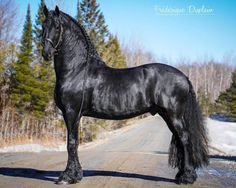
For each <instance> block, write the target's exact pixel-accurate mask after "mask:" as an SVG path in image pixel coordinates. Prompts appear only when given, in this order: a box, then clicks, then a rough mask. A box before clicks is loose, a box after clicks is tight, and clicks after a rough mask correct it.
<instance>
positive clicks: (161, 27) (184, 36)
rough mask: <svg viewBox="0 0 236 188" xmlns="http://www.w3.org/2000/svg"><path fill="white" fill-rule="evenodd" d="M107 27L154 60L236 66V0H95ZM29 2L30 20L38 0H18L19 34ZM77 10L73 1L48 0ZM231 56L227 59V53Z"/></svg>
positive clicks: (73, 11)
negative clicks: (218, 62) (150, 54)
mask: <svg viewBox="0 0 236 188" xmlns="http://www.w3.org/2000/svg"><path fill="white" fill-rule="evenodd" d="M97 2H98V3H99V5H100V9H101V11H102V12H103V14H104V16H105V20H106V23H107V25H108V29H109V31H110V32H111V33H113V34H116V35H117V36H118V37H119V39H120V41H122V43H125V44H127V45H129V44H130V43H135V44H139V45H140V46H141V47H142V48H144V49H145V50H147V51H150V52H151V53H153V54H154V55H155V57H156V59H157V61H159V62H160V61H162V62H163V61H167V62H163V63H169V64H175V63H178V62H179V61H181V60H188V61H198V60H202V59H204V58H206V59H211V58H213V59H215V60H216V61H224V60H225V59H230V62H229V63H231V64H234V65H236V1H234V0H197V1H192V0H112V1H111V0H97ZM28 3H30V6H31V14H32V20H33V19H34V18H35V15H36V13H37V9H38V5H39V0H16V4H17V6H18V15H19V16H18V18H19V19H20V20H21V24H20V26H19V32H18V33H19V34H21V33H22V25H23V23H24V20H25V15H26V10H27V4H28ZM46 4H47V6H48V8H50V9H54V6H55V4H58V5H59V8H60V9H61V10H62V11H64V12H67V13H68V14H70V15H71V16H75V15H76V6H77V0H67V1H66V0H64V1H63V0H46ZM227 57H231V58H227Z"/></svg>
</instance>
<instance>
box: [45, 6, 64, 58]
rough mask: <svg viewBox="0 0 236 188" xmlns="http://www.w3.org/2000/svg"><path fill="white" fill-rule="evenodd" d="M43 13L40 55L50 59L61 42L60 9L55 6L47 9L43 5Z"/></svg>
mask: <svg viewBox="0 0 236 188" xmlns="http://www.w3.org/2000/svg"><path fill="white" fill-rule="evenodd" d="M43 12H44V15H45V17H46V19H45V21H44V23H43V32H42V45H43V51H42V55H43V57H44V59H45V60H47V61H48V60H51V59H52V57H53V56H54V55H55V53H56V51H57V50H58V47H59V45H60V44H61V43H62V34H63V27H62V25H61V15H60V10H59V8H58V7H57V6H56V8H55V10H54V11H48V9H47V7H46V6H44V9H43Z"/></svg>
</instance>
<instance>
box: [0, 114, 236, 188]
mask: <svg viewBox="0 0 236 188" xmlns="http://www.w3.org/2000/svg"><path fill="white" fill-rule="evenodd" d="M170 138H171V134H170V132H169V130H168V129H167V126H166V125H165V123H164V121H163V120H162V119H161V118H160V117H152V118H147V119H145V120H140V121H138V123H136V125H132V126H130V127H129V128H125V129H124V130H122V131H120V132H119V133H117V134H114V135H112V136H110V138H109V139H106V140H105V141H104V142H101V143H98V144H94V146H93V144H92V145H91V146H90V147H88V148H82V149H79V156H80V161H81V164H82V166H83V169H84V178H83V180H82V181H81V182H80V183H78V184H74V185H56V184H55V181H56V179H57V177H58V176H59V174H60V172H61V171H62V170H64V168H65V165H66V159H67V154H66V152H40V153H4V154H0V187H2V188H8V187H11V188H14V187H17V188H21V187H22V188H23V187H24V188H25V187H26V188H34V187H42V188H45V187H57V188H58V187H67V188H72V187H77V188H90V187H91V188H154V187H171V188H172V187H182V186H180V185H176V184H175V183H174V177H175V174H176V173H177V170H175V169H172V168H170V167H168V147H169V143H170ZM235 170H236V162H235V157H231V158H226V160H224V159H222V158H221V159H220V158H218V157H216V156H212V158H211V164H210V166H209V167H208V168H205V169H202V170H199V171H198V176H199V178H198V180H197V182H195V183H194V185H187V186H184V187H236V172H235Z"/></svg>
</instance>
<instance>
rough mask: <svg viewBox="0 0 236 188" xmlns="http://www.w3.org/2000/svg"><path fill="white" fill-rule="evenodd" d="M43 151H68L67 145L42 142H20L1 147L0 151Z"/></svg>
mask: <svg viewBox="0 0 236 188" xmlns="http://www.w3.org/2000/svg"><path fill="white" fill-rule="evenodd" d="M41 151H66V146H65V145H58V146H53V147H49V146H43V145H41V144H20V145H14V146H6V147H1V148H0V152H2V153H5V152H41Z"/></svg>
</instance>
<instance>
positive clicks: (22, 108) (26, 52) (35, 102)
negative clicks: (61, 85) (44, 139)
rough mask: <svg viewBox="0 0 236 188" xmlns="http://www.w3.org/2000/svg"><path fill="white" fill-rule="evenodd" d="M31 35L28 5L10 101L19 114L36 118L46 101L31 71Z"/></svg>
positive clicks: (14, 66) (41, 112) (40, 113)
mask: <svg viewBox="0 0 236 188" xmlns="http://www.w3.org/2000/svg"><path fill="white" fill-rule="evenodd" d="M32 62H33V35H32V23H31V15H30V5H28V9H27V14H26V21H25V24H24V28H23V35H22V39H21V45H20V52H19V54H18V61H17V62H16V63H15V64H14V65H13V68H14V72H15V73H14V75H13V76H12V86H11V99H12V103H13V104H14V105H15V106H16V107H17V108H18V111H19V112H20V113H31V114H34V115H36V116H39V115H42V114H43V113H44V110H45V106H46V103H47V101H46V102H45V101H43V100H41V99H42V96H45V94H44V93H43V92H42V91H41V88H42V85H41V84H40V83H39V81H38V80H37V79H36V77H35V71H34V69H33V65H32Z"/></svg>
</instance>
